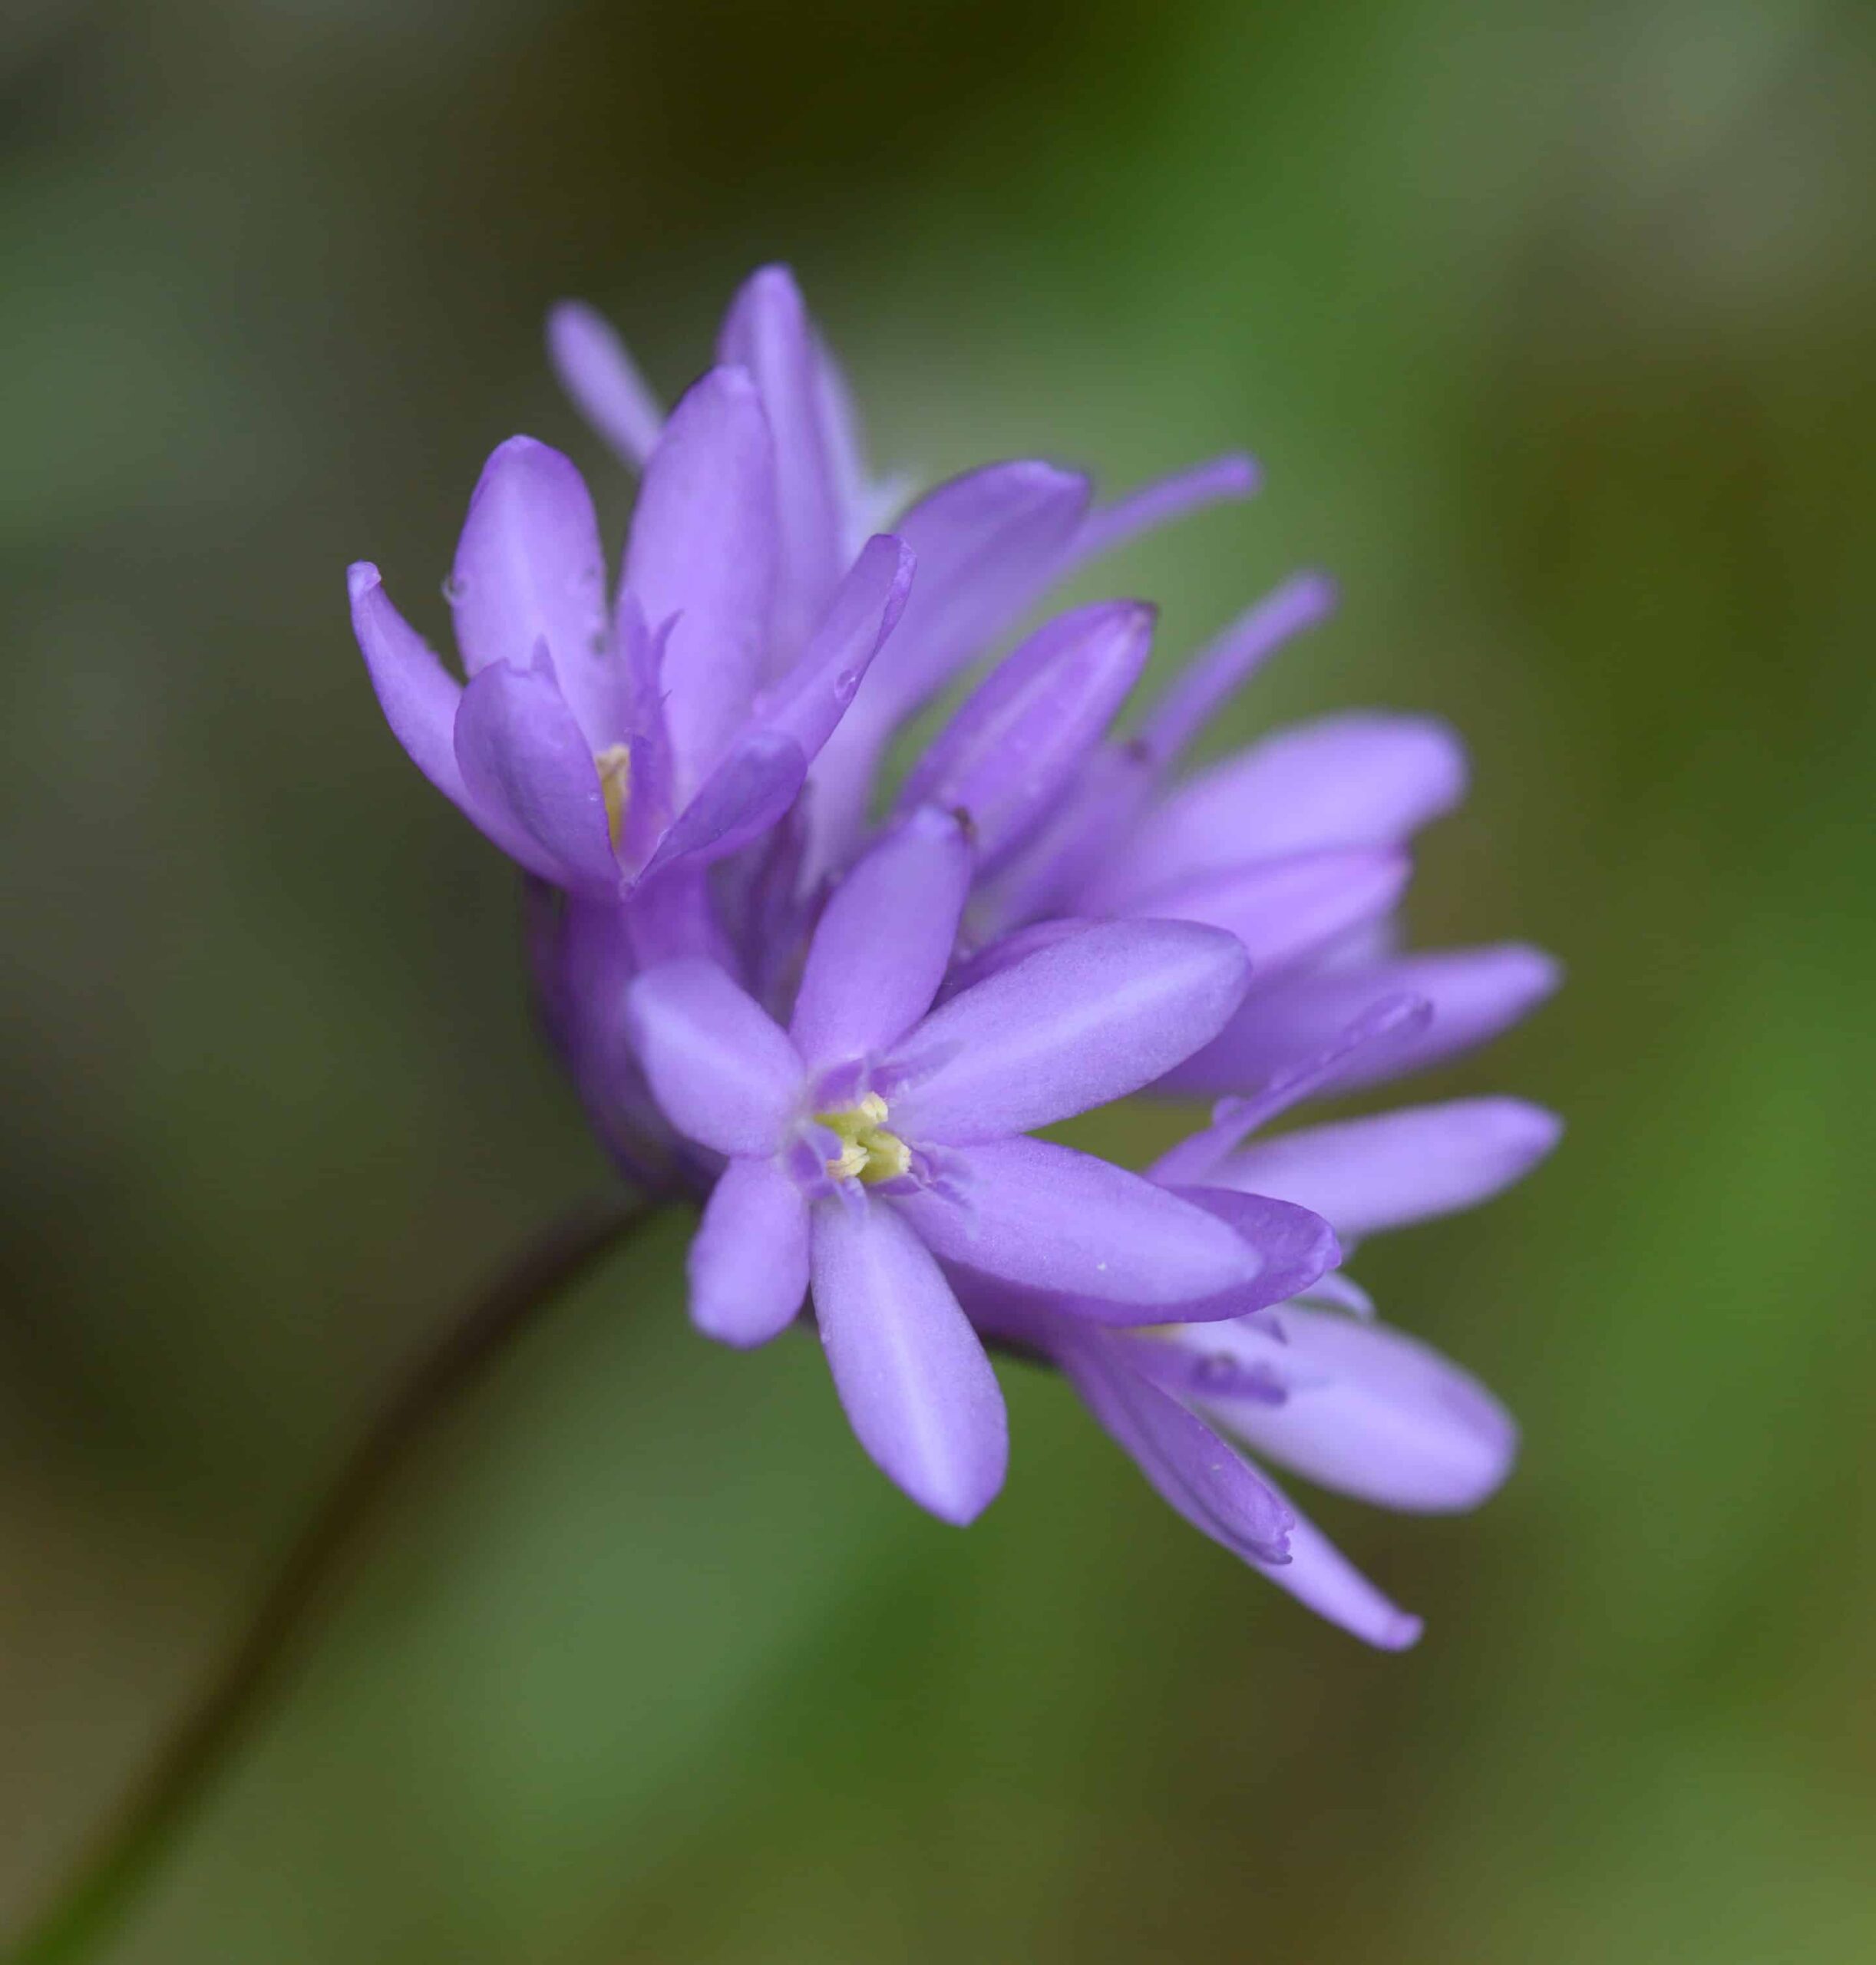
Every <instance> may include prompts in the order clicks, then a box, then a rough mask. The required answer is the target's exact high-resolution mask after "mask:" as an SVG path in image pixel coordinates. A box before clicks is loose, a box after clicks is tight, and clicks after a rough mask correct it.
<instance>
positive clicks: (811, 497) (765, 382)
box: [717, 266, 846, 656]
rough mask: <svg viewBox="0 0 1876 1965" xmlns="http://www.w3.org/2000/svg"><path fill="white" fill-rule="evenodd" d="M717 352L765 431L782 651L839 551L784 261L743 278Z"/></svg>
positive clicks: (837, 508)
mask: <svg viewBox="0 0 1876 1965" xmlns="http://www.w3.org/2000/svg"><path fill="white" fill-rule="evenodd" d="M717 359H718V361H719V362H725V363H732V364H734V365H736V366H737V367H738V368H744V369H746V370H747V371H748V373H749V374H750V375H751V377H753V378H754V379H755V386H756V388H757V390H758V391H759V392H760V395H761V400H762V408H763V409H764V410H765V411H766V412H767V414H768V427H769V429H770V430H771V432H772V433H773V434H774V437H775V487H776V520H777V523H778V526H779V528H780V538H781V561H780V578H779V580H778V583H777V589H776V594H775V636H776V641H777V643H778V646H779V647H780V648H781V649H782V650H783V651H784V653H785V654H788V655H790V656H791V655H793V654H794V653H795V652H798V650H799V649H801V647H802V646H804V643H805V642H806V641H807V639H808V633H809V632H810V630H811V629H812V628H813V626H814V623H816V622H817V620H819V619H820V618H821V615H822V613H824V611H825V609H826V608H827V603H828V600H829V598H830V597H831V595H832V594H833V592H834V583H835V581H836V580H838V579H839V577H840V575H841V567H842V566H844V564H845V560H846V555H845V553H844V550H843V543H844V542H843V538H842V532H843V520H844V514H843V512H842V510H841V498H840V491H839V487H838V484H837V480H836V476H835V470H836V462H835V441H836V440H835V439H834V433H832V432H831V431H830V430H829V428H828V425H827V410H828V408H829V407H830V404H829V400H828V398H827V395H826V394H825V393H824V385H823V378H822V374H821V358H820V355H819V352H818V350H817V348H816V346H815V341H814V329H813V326H812V325H811V322H810V321H809V319H808V309H807V306H806V305H805V303H804V302H803V300H802V299H801V289H799V288H798V286H796V285H795V283H794V274H793V273H791V272H790V271H789V270H788V268H787V267H786V266H764V267H763V268H761V269H760V270H759V271H758V272H755V273H752V274H751V276H750V277H749V278H748V280H747V281H745V282H744V284H743V287H742V289H741V292H739V293H738V295H737V296H736V298H735V299H734V300H733V301H732V302H731V303H730V309H729V312H728V314H727V315H725V317H724V321H723V326H722V332H721V334H720V335H718V339H717Z"/></svg>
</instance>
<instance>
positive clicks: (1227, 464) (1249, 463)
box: [1214, 451, 1263, 498]
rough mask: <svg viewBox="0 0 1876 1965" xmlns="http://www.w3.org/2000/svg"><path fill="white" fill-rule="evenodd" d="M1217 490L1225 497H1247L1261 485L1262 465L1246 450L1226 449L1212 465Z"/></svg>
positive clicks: (1261, 486) (1260, 487)
mask: <svg viewBox="0 0 1876 1965" xmlns="http://www.w3.org/2000/svg"><path fill="white" fill-rule="evenodd" d="M1214 470H1215V471H1216V473H1217V477H1216V479H1215V483H1216V484H1217V488H1218V490H1220V492H1221V493H1222V494H1224V495H1225V496H1226V497H1237V498H1248V497H1250V496H1251V494H1253V492H1255V491H1258V490H1261V489H1262V488H1263V465H1262V464H1259V463H1258V461H1257V459H1256V458H1255V457H1253V456H1252V455H1251V454H1250V452H1249V451H1227V452H1226V453H1225V454H1224V456H1223V457H1220V459H1219V460H1218V461H1217V464H1216V465H1215V466H1214Z"/></svg>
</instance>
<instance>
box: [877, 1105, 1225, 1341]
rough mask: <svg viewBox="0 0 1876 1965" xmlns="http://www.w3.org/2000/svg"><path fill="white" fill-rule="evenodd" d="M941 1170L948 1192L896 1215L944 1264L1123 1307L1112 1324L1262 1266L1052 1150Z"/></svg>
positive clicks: (1136, 1187) (1128, 1180) (1006, 1152)
mask: <svg viewBox="0 0 1876 1965" xmlns="http://www.w3.org/2000/svg"><path fill="white" fill-rule="evenodd" d="M897 1118H898V1112H897V1108H896V1107H895V1108H893V1120H894V1121H897ZM945 1167H946V1174H947V1180H946V1184H945V1185H944V1186H943V1187H936V1188H926V1189H925V1190H923V1191H921V1192H919V1193H917V1194H911V1195H908V1196H907V1197H905V1198H904V1199H903V1200H898V1201H897V1202H895V1205H896V1206H897V1207H900V1208H901V1209H902V1210H903V1212H904V1214H905V1216H906V1218H907V1220H909V1221H910V1222H911V1224H913V1227H915V1228H917V1230H918V1231H919V1233H920V1234H921V1235H922V1236H923V1237H924V1238H925V1240H926V1241H927V1242H928V1243H930V1245H931V1247H933V1248H934V1249H935V1250H937V1252H938V1253H939V1254H940V1255H941V1256H943V1257H944V1258H945V1259H946V1260H947V1261H950V1262H959V1263H968V1264H969V1266H970V1267H972V1268H973V1269H977V1270H983V1273H985V1274H986V1275H989V1276H1001V1277H1002V1278H1003V1279H1004V1280H1006V1281H1008V1282H1011V1283H1023V1284H1026V1286H1028V1287H1029V1288H1031V1289H1032V1290H1051V1291H1053V1292H1055V1293H1059V1294H1060V1295H1062V1296H1075V1297H1086V1298H1088V1299H1089V1300H1091V1305H1092V1306H1098V1305H1099V1304H1101V1303H1124V1304H1126V1305H1128V1306H1131V1311H1132V1314H1131V1315H1129V1316H1126V1317H1125V1319H1117V1320H1120V1321H1125V1322H1127V1323H1140V1322H1141V1321H1143V1320H1144V1319H1142V1318H1141V1316H1140V1314H1139V1312H1140V1309H1141V1306H1145V1305H1151V1304H1163V1303H1179V1304H1181V1305H1184V1304H1187V1303H1193V1302H1195V1301H1198V1300H1203V1299H1204V1298H1207V1297H1210V1296H1218V1295H1220V1294H1221V1293H1223V1292H1224V1291H1225V1290H1228V1289H1230V1288H1232V1287H1233V1286H1234V1285H1237V1284H1240V1283H1247V1282H1249V1281H1250V1280H1252V1279H1253V1277H1255V1276H1256V1275H1257V1271H1258V1270H1259V1268H1260V1257H1258V1255H1257V1252H1256V1250H1253V1249H1251V1248H1250V1247H1247V1245H1246V1244H1245V1243H1244V1242H1243V1241H1242V1240H1240V1238H1239V1237H1238V1236H1237V1234H1235V1233H1234V1232H1233V1231H1232V1230H1230V1228H1229V1227H1227V1226H1226V1225H1225V1224H1224V1223H1223V1222H1221V1221H1220V1220H1217V1218H1216V1217H1214V1215H1212V1214H1209V1213H1207V1211H1206V1210H1204V1209H1203V1208H1199V1207H1194V1206H1193V1205H1192V1204H1191V1203H1190V1202H1187V1201H1185V1200H1181V1199H1180V1198H1179V1197H1177V1195H1174V1194H1168V1193H1167V1192H1166V1191H1165V1190H1164V1188H1162V1187H1154V1186H1153V1185H1152V1184H1151V1182H1149V1181H1144V1180H1142V1179H1141V1177H1140V1176H1139V1175H1138V1174H1129V1173H1128V1172H1126V1171H1125V1170H1124V1169H1123V1168H1121V1167H1115V1166H1111V1165H1109V1164H1108V1162H1107V1161H1105V1160H1097V1159H1095V1158H1093V1157H1092V1155H1090V1154H1085V1153H1076V1152H1075V1151H1072V1149H1071V1148H1068V1147H1065V1146H1057V1145H1055V1144H1054V1143H1053V1142H1052V1141H1048V1140H1039V1139H1005V1140H996V1141H992V1142H990V1143H989V1144H986V1145H983V1146H974V1147H973V1148H970V1149H969V1151H968V1152H967V1153H956V1154H947V1155H946V1157H945ZM1088 1314H1089V1315H1091V1316H1098V1315H1099V1314H1100V1313H1099V1312H1098V1309H1095V1308H1092V1307H1091V1309H1089V1311H1088Z"/></svg>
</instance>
